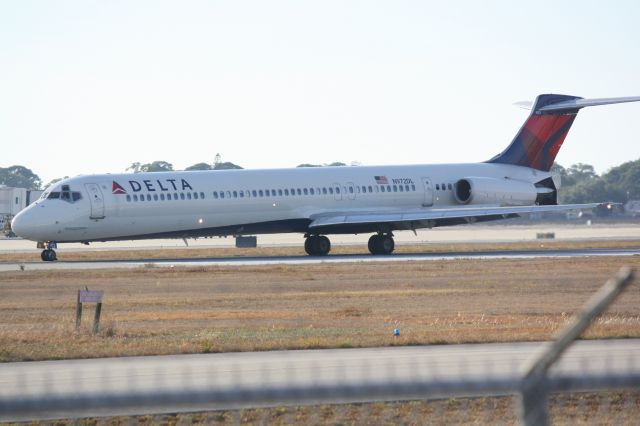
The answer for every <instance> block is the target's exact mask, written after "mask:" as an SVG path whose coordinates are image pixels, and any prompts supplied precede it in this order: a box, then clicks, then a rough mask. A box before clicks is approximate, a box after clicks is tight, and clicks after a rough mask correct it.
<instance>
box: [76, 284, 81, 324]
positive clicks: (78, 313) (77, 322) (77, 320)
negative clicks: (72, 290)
mask: <svg viewBox="0 0 640 426" xmlns="http://www.w3.org/2000/svg"><path fill="white" fill-rule="evenodd" d="M80 291H81V290H78V300H77V303H76V330H79V329H80V321H81V320H82V302H80Z"/></svg>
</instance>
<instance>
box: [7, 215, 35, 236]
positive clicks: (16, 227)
mask: <svg viewBox="0 0 640 426" xmlns="http://www.w3.org/2000/svg"><path fill="white" fill-rule="evenodd" d="M30 210H31V209H29V208H27V209H25V210H23V211H21V212H20V213H18V214H17V215H16V216H15V217H14V218H13V220H12V221H11V230H12V231H13V233H14V234H16V235H17V236H19V237H22V238H26V239H32V238H29V236H30V235H31V234H32V232H33V230H34V228H35V226H34V225H36V223H35V221H34V217H33V214H31V212H30Z"/></svg>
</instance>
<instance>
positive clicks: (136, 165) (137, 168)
mask: <svg viewBox="0 0 640 426" xmlns="http://www.w3.org/2000/svg"><path fill="white" fill-rule="evenodd" d="M140 166H141V164H140V162H139V161H136V162H135V163H131V165H130V166H129V167H127V169H126V171H127V172H128V171H132V172H133V173H138V172H139V171H140Z"/></svg>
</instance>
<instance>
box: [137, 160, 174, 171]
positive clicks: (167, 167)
mask: <svg viewBox="0 0 640 426" xmlns="http://www.w3.org/2000/svg"><path fill="white" fill-rule="evenodd" d="M140 171H141V172H171V171H173V164H171V163H168V162H166V161H154V162H152V163H147V164H143V165H141V166H140Z"/></svg>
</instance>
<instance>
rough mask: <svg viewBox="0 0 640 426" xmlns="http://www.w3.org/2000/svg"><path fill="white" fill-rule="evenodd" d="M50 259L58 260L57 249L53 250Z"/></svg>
mask: <svg viewBox="0 0 640 426" xmlns="http://www.w3.org/2000/svg"><path fill="white" fill-rule="evenodd" d="M49 260H50V261H52V262H53V261H54V260H58V256H57V255H56V251H55V250H51V253H49Z"/></svg>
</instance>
